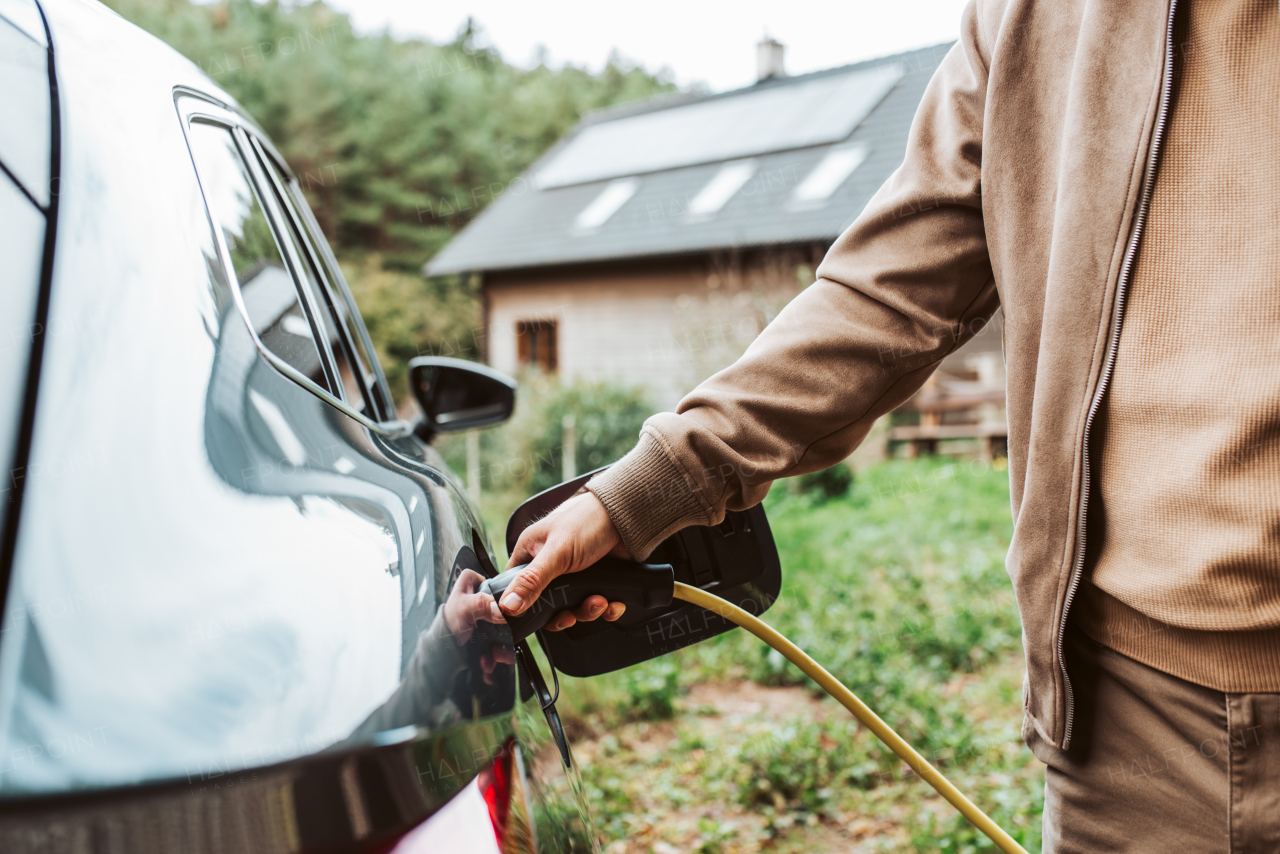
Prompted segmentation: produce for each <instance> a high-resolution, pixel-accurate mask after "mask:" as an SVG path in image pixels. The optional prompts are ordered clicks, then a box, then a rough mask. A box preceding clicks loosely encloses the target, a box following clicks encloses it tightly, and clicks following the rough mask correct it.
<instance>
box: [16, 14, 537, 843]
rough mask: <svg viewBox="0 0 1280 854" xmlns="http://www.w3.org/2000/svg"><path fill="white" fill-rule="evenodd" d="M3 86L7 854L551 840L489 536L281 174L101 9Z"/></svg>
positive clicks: (206, 83)
mask: <svg viewBox="0 0 1280 854" xmlns="http://www.w3.org/2000/svg"><path fill="white" fill-rule="evenodd" d="M0 78H2V81H0V82H3V87H0V88H3V89H4V90H6V92H7V94H2V95H0V102H3V103H4V105H5V110H4V112H5V119H4V124H3V125H0V165H3V173H2V174H0V270H2V271H3V286H2V287H0V318H2V319H0V323H2V324H3V327H4V328H3V329H0V335H2V337H0V341H2V342H3V343H2V344H0V454H4V455H7V461H8V463H9V469H10V471H11V474H10V476H9V477H8V478H7V479H6V480H7V483H6V484H5V491H4V493H3V494H4V497H5V501H4V503H3V504H2V505H0V506H2V507H3V509H4V515H3V517H2V522H0V524H3V539H2V542H3V551H2V552H0V560H2V561H3V563H2V564H0V589H2V590H3V591H4V600H3V634H2V635H0V851H4V852H18V851H41V852H44V851H49V852H55V851H59V852H60V851H68V852H70V851H77V852H80V851H84V852H93V851H113V852H115V851H119V852H210V853H211V854H214V852H222V851H236V852H250V851H252V852H257V851H263V852H266V851H271V852H274V851H280V852H292V851H313V850H316V851H319V850H325V851H375V850H391V849H392V848H393V847H394V846H396V845H399V846H400V849H398V850H404V851H419V850H420V851H428V850H431V851H451V850H467V851H484V850H496V848H497V846H498V844H499V842H500V841H501V840H502V837H503V832H504V831H502V830H501V828H503V827H506V828H507V830H506V834H507V837H508V838H507V839H506V846H505V847H507V848H511V847H512V846H513V845H517V843H516V842H513V841H512V840H514V839H515V838H516V837H517V836H518V837H519V838H520V841H519V842H518V846H517V847H523V848H525V849H528V848H530V847H531V846H532V845H533V844H534V841H533V839H532V838H531V834H530V833H529V832H528V828H525V829H523V830H520V832H518V833H517V832H516V831H515V830H512V829H511V827H510V825H511V822H512V819H511V817H510V815H509V814H514V813H521V814H522V815H523V816H524V818H525V819H526V820H527V819H528V816H529V814H530V813H531V812H532V811H533V809H534V808H533V807H532V806H530V805H529V803H528V801H527V800H522V799H523V798H526V796H528V795H529V786H528V784H527V781H526V780H525V773H526V770H527V769H526V764H527V763H525V762H523V760H522V758H521V756H520V755H519V749H518V747H516V746H515V742H514V741H513V736H514V735H515V733H516V729H517V725H516V720H517V718H518V716H519V714H520V710H521V706H520V704H519V702H518V693H519V692H518V690H517V685H516V674H515V670H514V668H513V667H512V666H511V665H510V664H503V663H498V664H496V666H495V665H494V664H493V662H492V661H490V662H488V663H487V664H485V663H483V662H482V660H481V659H482V653H483V651H482V650H479V649H477V648H474V645H472V644H469V643H468V642H467V637H464V635H467V633H466V632H465V631H464V632H461V633H459V632H458V631H456V626H454V625H453V624H452V623H448V622H447V621H446V610H447V609H445V608H442V606H444V605H446V603H448V602H449V601H451V597H456V596H465V595H470V594H471V589H472V588H469V587H466V580H467V579H468V578H474V577H476V575H483V574H486V573H492V571H493V570H492V567H491V566H489V565H487V564H488V562H489V560H490V558H489V556H488V555H487V554H485V550H486V546H485V544H486V543H487V542H488V540H487V537H486V536H485V534H484V530H483V526H482V524H481V522H480V520H479V517H478V513H477V512H476V510H475V508H474V507H473V505H472V504H471V503H470V501H469V500H468V498H467V496H466V494H465V492H464V491H463V490H462V489H461V488H460V486H459V484H458V482H457V480H456V478H455V477H454V476H453V475H452V474H451V473H449V471H448V469H447V468H446V466H445V465H444V463H443V461H442V460H441V458H440V457H439V455H438V454H436V452H434V451H433V450H432V448H431V447H430V445H429V444H427V443H426V442H424V441H422V440H421V439H420V438H419V437H418V436H417V435H415V432H414V431H413V430H412V429H411V425H408V424H406V423H404V422H403V421H400V420H398V419H397V416H396V412H395V411H394V409H393V403H392V397H391V394H390V390H389V389H388V388H387V385H386V380H385V379H384V378H383V376H382V372H381V369H380V368H379V367H378V365H377V361H376V356H375V355H374V352H373V349H372V347H371V346H370V343H369V340H368V337H367V333H366V332H365V330H364V327H363V324H362V323H361V321H360V319H359V314H358V312H357V311H356V309H355V306H354V303H353V302H352V300H351V297H350V293H349V291H348V289H347V287H346V284H345V282H344V281H343V279H342V275H341V271H340V270H339V269H338V266H337V264H336V262H335V261H334V259H333V256H332V253H331V252H330V250H329V247H328V245H327V243H326V241H325V239H324V237H323V235H322V234H321V233H320V231H319V228H318V227H317V225H316V223H315V220H314V218H312V217H311V215H310V212H309V210H308V209H307V207H306V202H305V199H303V197H302V194H301V192H300V191H299V188H298V185H297V182H296V181H295V180H293V179H292V177H291V175H290V172H289V170H288V166H287V165H286V164H284V163H283V161H282V160H281V159H280V158H279V156H278V155H277V154H276V152H275V150H274V148H273V147H272V145H271V143H270V141H269V140H268V139H267V138H266V137H265V135H264V134H263V133H262V132H261V130H260V129H259V128H258V127H257V126H256V125H255V124H254V122H253V121H252V119H251V118H249V117H248V116H247V115H245V114H244V113H243V112H242V111H241V110H240V109H239V108H238V107H237V106H236V104H235V103H234V101H233V100H232V99H231V98H230V97H229V96H228V95H227V94H226V93H225V92H222V91H221V90H220V89H219V88H218V87H217V86H216V85H214V84H213V83H212V82H211V81H210V80H209V79H208V78H207V77H206V76H205V75H203V74H202V73H201V72H200V71H199V69H198V68H197V67H196V66H195V65H194V64H192V63H190V62H188V61H187V60H185V59H183V58H182V57H180V56H179V55H177V54H176V53H175V52H174V51H172V50H170V49H169V48H167V47H166V46H164V45H163V44H161V43H160V42H158V41H157V40H155V39H153V38H151V37H150V36H148V35H146V34H145V33H143V32H141V31H140V30H138V29H137V28H135V27H133V26H132V25H130V24H128V23H127V22H125V21H123V20H122V19H120V18H119V17H118V16H116V15H114V13H111V12H110V11H108V10H106V9H105V8H104V7H102V6H100V5H98V4H95V3H89V2H81V0H43V2H41V3H40V5H39V6H37V5H36V4H35V3H34V2H31V0H4V2H0ZM237 170H239V171H237ZM246 188H248V190H246ZM264 223H265V224H266V225H264ZM267 225H269V230H267V227H266V226H267ZM255 229H256V230H255ZM259 256H261V258H266V259H268V260H267V261H261V260H259V261H258V262H257V263H256V264H255V263H253V262H254V259H255V258H258V257H259ZM269 259H276V260H274V261H272V260H269ZM469 573H471V574H473V575H469ZM460 579H461V580H462V583H461V585H460V583H459V582H460ZM534 711H535V712H536V711H537V709H536V707H534ZM495 827H497V828H499V830H498V832H497V833H495Z"/></svg>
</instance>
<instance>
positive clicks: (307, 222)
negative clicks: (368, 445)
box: [260, 152, 394, 418]
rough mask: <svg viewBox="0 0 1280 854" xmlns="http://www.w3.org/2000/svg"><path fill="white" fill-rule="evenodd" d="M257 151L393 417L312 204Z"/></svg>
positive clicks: (357, 357)
mask: <svg viewBox="0 0 1280 854" xmlns="http://www.w3.org/2000/svg"><path fill="white" fill-rule="evenodd" d="M260 153H261V154H263V157H262V159H263V161H264V162H265V163H267V164H269V166H268V168H269V169H271V171H272V174H273V175H275V177H276V179H277V180H278V181H279V182H280V185H281V187H283V188H284V191H285V194H286V195H287V196H288V197H289V198H288V200H287V202H286V204H287V205H288V206H289V208H290V209H291V210H292V211H293V213H294V216H295V217H296V219H297V222H299V223H301V224H302V228H303V231H304V232H305V234H306V236H307V238H308V240H309V243H308V245H309V246H311V247H313V248H315V249H316V250H317V251H316V252H315V254H314V256H313V257H314V258H315V259H316V263H317V264H319V265H320V267H321V269H322V270H323V273H324V276H323V279H324V298H325V301H326V304H327V305H328V307H329V310H330V311H331V312H332V313H333V316H334V317H336V318H337V322H338V324H339V325H340V326H341V327H342V328H343V329H344V330H345V331H346V333H347V334H346V341H347V344H348V346H349V347H350V348H351V359H352V361H353V362H354V364H355V365H356V366H357V368H358V370H359V372H360V376H361V377H363V379H364V388H365V389H366V390H367V392H368V394H369V396H370V398H371V399H373V400H374V401H377V402H379V403H380V404H381V409H382V417H385V418H390V417H393V412H394V405H393V404H392V402H391V395H390V393H389V392H388V391H387V390H386V379H385V378H383V376H382V371H381V367H380V366H379V365H378V361H377V358H376V356H375V355H374V354H373V352H372V350H371V349H370V344H369V334H368V332H367V331H366V330H365V328H364V322H363V321H362V320H361V318H360V312H359V310H358V309H357V308H356V306H355V301H354V300H353V299H352V298H351V293H350V290H349V289H348V288H347V283H346V280H345V279H344V278H343V275H342V270H341V269H340V268H339V267H338V263H337V261H336V259H335V258H334V257H333V253H332V251H331V250H330V249H329V244H328V242H327V241H326V240H325V237H324V234H323V233H322V232H321V231H320V228H319V226H318V224H317V223H316V220H315V216H313V215H312V213H311V208H310V206H309V205H307V200H306V198H305V197H304V196H303V195H302V190H301V189H300V188H299V187H298V182H297V181H295V180H293V179H291V178H289V177H288V176H287V175H285V174H284V172H283V171H282V170H281V169H280V168H279V167H278V166H277V164H276V161H275V159H274V158H273V157H272V156H270V155H269V154H266V152H260Z"/></svg>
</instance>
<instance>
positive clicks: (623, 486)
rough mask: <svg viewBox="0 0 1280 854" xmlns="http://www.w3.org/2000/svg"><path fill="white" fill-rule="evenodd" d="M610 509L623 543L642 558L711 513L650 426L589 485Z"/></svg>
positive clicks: (689, 479) (700, 521) (703, 520)
mask: <svg viewBox="0 0 1280 854" xmlns="http://www.w3.org/2000/svg"><path fill="white" fill-rule="evenodd" d="M587 489H589V490H591V491H592V492H593V493H595V496H596V497H597V498H599V499H600V503H601V504H603V505H604V509H605V510H606V511H607V512H608V513H609V519H610V520H612V522H613V525H614V527H615V528H617V529H618V535H619V536H621V537H622V544H623V545H625V546H626V547H627V551H629V552H631V556H632V557H633V558H635V559H636V560H644V559H645V558H647V557H648V556H649V554H650V552H652V551H653V550H654V549H655V548H657V546H658V544H659V543H661V542H662V541H663V540H665V539H666V538H667V537H669V536H671V535H672V534H674V533H675V532H676V531H679V530H680V529H681V528H687V527H688V526H690V525H706V524H708V523H709V522H710V520H709V519H708V513H707V510H706V508H705V507H704V506H703V504H702V502H701V501H700V500H699V498H698V495H697V492H696V484H695V483H694V482H693V479H692V478H691V477H689V476H688V475H687V474H686V473H685V471H684V469H683V468H681V466H680V465H679V464H678V463H677V462H675V460H673V459H672V458H671V457H670V455H668V454H667V451H666V449H665V448H664V447H663V445H662V443H661V442H660V441H659V440H658V439H656V438H655V437H654V436H652V435H651V434H650V433H649V431H647V430H646V431H644V432H642V433H641V434H640V441H639V442H638V443H637V444H636V446H635V448H633V449H632V450H631V452H630V453H629V454H627V455H626V456H625V457H623V458H622V459H620V460H618V461H617V462H616V463H614V464H613V465H611V466H609V468H607V469H606V470H605V471H603V472H601V473H600V474H598V475H596V476H595V477H593V478H592V479H591V481H590V482H589V483H588V484H587Z"/></svg>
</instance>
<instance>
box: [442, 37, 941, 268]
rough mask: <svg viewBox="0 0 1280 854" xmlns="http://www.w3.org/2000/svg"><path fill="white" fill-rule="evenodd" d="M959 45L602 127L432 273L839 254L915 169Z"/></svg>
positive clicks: (607, 119)
mask: <svg viewBox="0 0 1280 854" xmlns="http://www.w3.org/2000/svg"><path fill="white" fill-rule="evenodd" d="M949 48H950V44H943V45H936V46H934V47H928V48H922V49H920V50H915V51H910V52H907V53H901V54H896V55H894V56H887V57H882V58H880V59H872V60H867V61H865V62H859V63H856V64H853V65H847V66H843V67H840V68H833V69H829V70H826V71H819V72H815V73H813V74H805V75H802V76H797V77H786V78H775V79H770V80H766V81H763V82H761V83H757V84H755V85H753V86H748V87H746V88H743V89H737V90H734V91H731V92H724V93H720V94H716V95H706V96H689V95H677V96H671V97H665V98H661V99H657V100H654V101H650V102H647V103H644V104H641V105H638V106H625V107H622V108H617V109H611V110H605V111H600V112H597V113H594V114H591V115H589V116H587V117H586V118H584V119H583V120H582V122H580V123H579V124H578V126H577V127H575V128H574V129H573V130H572V131H571V132H570V133H569V134H567V135H566V136H565V137H564V139H562V140H561V141H560V142H559V143H557V144H556V145H555V146H554V147H553V148H552V149H551V150H550V151H548V152H547V153H546V154H545V155H544V156H543V157H542V158H540V159H539V160H538V162H537V163H535V164H534V165H533V166H532V167H530V169H529V170H528V171H527V172H525V174H524V175H522V176H520V177H519V178H517V179H516V180H515V181H513V182H512V183H511V185H510V186H509V187H508V188H507V189H506V190H505V192H503V193H502V194H501V195H499V196H498V197H497V199H496V200H495V201H494V202H493V204H491V205H490V206H489V207H488V208H486V209H485V210H484V211H483V212H482V213H481V214H480V215H479V216H478V217H477V218H476V219H475V220H474V221H472V222H471V223H470V224H469V225H468V226H467V227H466V228H465V229H463V230H462V231H461V232H460V233H459V234H458V235H457V236H456V237H454V238H453V240H452V241H450V242H449V244H448V245H447V246H445V248H444V249H442V250H441V251H440V252H439V253H438V254H437V255H436V256H435V257H434V258H433V259H432V260H431V261H430V262H429V263H428V264H427V266H426V272H427V273H428V275H441V274H445V273H459V272H470V271H487V270H512V269H521V268H531V267H544V266H552V265H563V264H574V263H585V262H598V261H607V260H614V259H627V258H641V257H653V256H663V255H681V254H689V253H697V252H706V251H711V250H715V249H724V248H731V247H743V248H745V247H763V246H771V245H794V244H801V243H810V242H816V241H827V242H830V241H832V240H834V239H835V238H836V237H837V236H838V235H839V234H840V233H841V232H842V231H843V230H844V229H845V227H847V226H848V225H849V223H851V222H852V221H853V220H854V218H855V217H856V216H857V215H858V213H859V212H861V210H862V208H863V207H864V206H865V205H866V203H867V201H868V200H870V198H871V196H872V195H873V194H874V193H875V191H876V190H877V189H879V187H880V185H881V184H882V183H884V181H885V179H886V178H888V177H889V175H890V174H891V173H892V172H893V170H894V169H896V168H897V167H898V165H899V164H900V163H901V162H902V158H903V155H904V153H905V150H906V143H907V133H908V131H909V129H910V127H911V120H912V118H913V117H914V115H915V111H916V107H917V106H918V105H919V103H920V99H921V97H922V96H923V95H924V90H925V86H926V85H927V84H928V82H929V79H930V78H931V77H932V76H933V72H934V70H935V69H936V68H937V66H938V64H939V63H940V62H941V61H942V57H943V56H944V55H945V54H946V52H947V50H948V49H949Z"/></svg>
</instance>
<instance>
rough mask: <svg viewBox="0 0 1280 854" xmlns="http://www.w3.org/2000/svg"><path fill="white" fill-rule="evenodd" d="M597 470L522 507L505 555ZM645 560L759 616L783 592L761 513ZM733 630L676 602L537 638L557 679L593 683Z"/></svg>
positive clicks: (743, 513)
mask: <svg viewBox="0 0 1280 854" xmlns="http://www.w3.org/2000/svg"><path fill="white" fill-rule="evenodd" d="M600 471H603V469H597V470H596V471H593V472H589V473H587V474H584V475H582V476H581V477H578V478H575V479H574V480H570V481H566V482H565V483H562V484H560V485H559V486H553V487H551V488H550V489H548V490H546V491H545V492H540V493H539V494H537V495H535V496H533V497H532V498H530V499H529V500H528V501H526V502H525V503H524V504H522V505H520V506H519V507H518V508H517V509H516V511H515V513H513V514H511V519H510V520H509V521H508V522H507V552H508V553H510V552H512V551H514V549H515V545H516V540H518V539H519V538H520V533H521V532H522V531H523V530H524V529H525V528H527V527H529V526H530V525H532V524H533V523H534V522H536V521H537V520H538V519H541V518H542V517H543V516H546V515H547V514H548V513H550V512H551V511H552V510H554V509H555V508H556V507H558V506H560V505H561V504H563V503H564V502H565V501H566V500H568V499H569V497H570V496H572V495H573V494H574V493H576V492H578V491H579V490H580V489H582V487H584V486H586V484H587V481H588V480H590V479H591V478H592V477H593V476H594V475H596V474H598V473H599V472H600ZM607 560H608V558H606V561H607ZM646 560H647V561H648V562H649V563H651V564H670V565H671V567H672V569H674V571H675V580H676V581H682V582H684V583H685V584H690V585H692V586H694V587H700V588H702V589H704V590H707V591H709V592H712V593H714V594H716V595H717V596H719V597H721V598H722V599H727V600H728V601H730V602H732V603H733V604H735V605H737V606H738V607H740V608H745V609H746V610H748V611H750V612H751V613H753V614H756V615H757V616H758V615H760V614H762V613H764V612H765V611H766V610H767V609H768V608H769V606H771V605H772V604H773V603H774V602H775V601H777V599H778V593H779V591H780V590H781V589H782V568H781V565H780V564H779V561H778V548H777V546H776V545H775V544H774V542H773V533H772V532H771V531H770V530H769V521H768V519H766V518H765V514H764V508H763V507H761V506H756V507H752V508H751V509H750V510H737V511H735V510H730V511H729V512H728V513H726V514H725V518H724V521H723V522H722V523H720V524H719V525H716V526H715V527H705V526H700V525H695V526H693V527H689V528H685V529H684V530H682V531H678V532H676V533H675V534H673V535H672V536H670V537H668V538H667V539H665V540H663V541H662V543H660V544H659V545H658V547H657V548H656V549H654V552H653V554H652V555H650V556H649V557H648V558H646ZM602 563H603V562H602ZM543 595H544V596H546V595H547V594H546V593H544V594H543ZM732 628H734V623H732V622H730V621H729V620H728V619H726V618H725V617H722V616H720V615H719V614H716V613H714V612H712V611H708V610H706V609H703V608H700V607H698V606H697V605H693V604H690V603H688V602H683V601H680V600H676V601H673V602H671V603H670V604H667V605H659V606H657V607H654V608H636V607H628V608H627V611H626V613H625V614H623V615H622V617H621V618H619V619H618V620H617V621H616V622H612V623H609V622H605V621H604V620H594V621H591V622H586V623H578V624H576V625H574V626H571V627H570V628H567V629H565V630H563V631H559V632H540V633H539V639H540V640H541V642H542V644H543V648H544V649H545V650H546V652H547V657H548V658H549V659H550V660H551V662H552V663H553V664H554V666H555V668H556V669H557V670H559V671H560V672H561V673H567V674H568V675H570V676H595V675H597V674H600V673H608V672H610V671H612V670H618V669H620V668H623V667H627V666H629V665H632V664H638V663H639V662H641V661H647V660H649V659H651V658H657V657H658V656H660V655H666V654H667V653H669V652H674V651H675V650H677V649H680V648H682V647H686V646H689V645H691V644H695V643H698V642H699V641H704V640H706V639H707V638H711V637H715V636H716V635H719V634H723V633H724V632H727V631H729V630H730V629H732Z"/></svg>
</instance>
